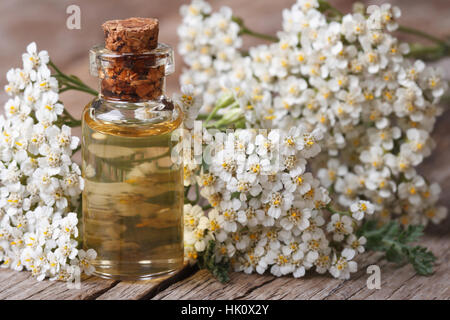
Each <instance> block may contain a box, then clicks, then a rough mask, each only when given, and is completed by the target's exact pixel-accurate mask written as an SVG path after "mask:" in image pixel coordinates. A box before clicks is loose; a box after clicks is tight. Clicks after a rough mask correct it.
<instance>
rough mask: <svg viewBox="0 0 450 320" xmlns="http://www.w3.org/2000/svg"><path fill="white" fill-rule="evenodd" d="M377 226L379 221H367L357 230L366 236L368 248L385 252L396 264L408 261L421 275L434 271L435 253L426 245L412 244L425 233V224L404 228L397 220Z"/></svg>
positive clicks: (359, 233)
mask: <svg viewBox="0 0 450 320" xmlns="http://www.w3.org/2000/svg"><path fill="white" fill-rule="evenodd" d="M377 226H378V222H377V221H375V220H371V221H367V222H366V223H365V224H364V225H362V226H361V228H360V229H359V230H358V232H357V234H358V235H359V236H364V237H366V239H367V243H366V249H367V250H372V251H381V252H385V258H386V260H388V261H390V262H394V263H396V264H403V263H404V262H405V261H407V262H409V263H410V264H411V265H412V266H413V267H414V269H415V271H416V272H417V274H419V275H425V276H426V275H430V274H432V273H433V265H434V262H435V261H436V257H435V256H434V254H433V253H432V252H431V251H430V250H428V249H427V248H425V247H422V246H412V245H411V243H412V242H417V241H418V240H419V239H420V237H421V236H422V235H423V229H424V227H423V226H421V225H411V226H408V228H406V229H404V228H403V227H402V226H401V225H400V224H399V223H398V222H397V221H391V222H388V223H386V224H384V225H383V226H381V227H377Z"/></svg>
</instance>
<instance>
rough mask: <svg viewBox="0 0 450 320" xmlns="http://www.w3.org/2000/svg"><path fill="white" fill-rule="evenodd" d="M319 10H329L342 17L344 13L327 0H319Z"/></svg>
mask: <svg viewBox="0 0 450 320" xmlns="http://www.w3.org/2000/svg"><path fill="white" fill-rule="evenodd" d="M319 11H320V12H325V11H329V12H331V13H333V14H334V15H335V16H337V17H342V16H343V15H344V14H343V13H342V12H341V11H340V10H339V9H338V8H336V7H333V6H332V5H331V3H329V2H328V1H325V0H319Z"/></svg>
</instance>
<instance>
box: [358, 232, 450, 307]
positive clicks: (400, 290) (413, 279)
mask: <svg viewBox="0 0 450 320" xmlns="http://www.w3.org/2000/svg"><path fill="white" fill-rule="evenodd" d="M448 240H449V239H448V237H446V236H438V237H433V236H428V237H426V238H425V239H424V242H423V245H425V246H427V247H428V248H430V249H431V250H432V251H433V252H434V253H435V255H436V256H437V257H438V262H437V264H436V266H435V273H434V274H433V275H431V276H429V277H424V276H419V275H417V274H416V273H415V271H414V270H413V268H412V267H411V266H410V265H406V266H404V267H401V268H399V267H396V266H395V265H394V264H391V263H386V262H383V266H381V265H380V267H381V268H382V269H381V289H380V290H368V289H366V290H361V291H360V292H358V293H356V294H355V295H353V296H351V297H350V299H411V298H413V297H414V296H416V299H417V298H418V297H421V298H422V299H449V298H450V295H449V287H450V281H449V278H448V271H449V267H450V266H449V255H450V242H449V241H448Z"/></svg>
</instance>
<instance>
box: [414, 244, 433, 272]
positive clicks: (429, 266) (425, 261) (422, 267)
mask: <svg viewBox="0 0 450 320" xmlns="http://www.w3.org/2000/svg"><path fill="white" fill-rule="evenodd" d="M408 257H409V262H410V263H411V264H412V265H413V267H414V269H415V270H416V272H417V273H418V274H420V275H422V276H429V275H431V274H433V264H434V263H435V261H436V256H435V255H434V254H433V253H432V252H431V251H430V250H428V249H427V248H424V247H421V246H416V247H414V248H412V249H411V250H410V251H409V252H408Z"/></svg>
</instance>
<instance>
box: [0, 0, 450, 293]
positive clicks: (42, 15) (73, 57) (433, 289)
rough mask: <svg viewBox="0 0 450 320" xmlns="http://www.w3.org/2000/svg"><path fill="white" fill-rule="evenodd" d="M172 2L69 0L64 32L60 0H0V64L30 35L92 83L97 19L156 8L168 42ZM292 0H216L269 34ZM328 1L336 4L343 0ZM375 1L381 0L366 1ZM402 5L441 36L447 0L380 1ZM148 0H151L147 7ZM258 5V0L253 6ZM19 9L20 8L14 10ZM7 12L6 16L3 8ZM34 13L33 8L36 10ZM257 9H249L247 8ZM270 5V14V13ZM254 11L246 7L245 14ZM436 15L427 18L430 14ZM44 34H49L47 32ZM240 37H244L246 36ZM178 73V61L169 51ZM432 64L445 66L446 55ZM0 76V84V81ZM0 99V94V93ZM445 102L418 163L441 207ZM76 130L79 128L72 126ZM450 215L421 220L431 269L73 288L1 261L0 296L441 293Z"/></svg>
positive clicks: (86, 283) (184, 273)
mask: <svg viewBox="0 0 450 320" xmlns="http://www.w3.org/2000/svg"><path fill="white" fill-rule="evenodd" d="M181 2H186V1H176V0H152V1H150V2H149V1H146V0H127V1H126V4H123V3H124V2H121V4H120V5H119V4H118V2H117V1H116V2H114V1H109V0H96V1H71V3H76V4H79V5H80V6H81V10H82V29H81V30H78V31H68V30H67V29H65V27H64V23H65V18H66V15H65V7H66V6H67V5H68V4H67V3H65V2H64V1H56V0H45V1H33V2H26V1H25V0H2V1H1V3H0V12H1V13H0V14H2V19H0V37H1V38H2V39H6V42H7V43H8V44H9V45H8V46H7V47H4V48H3V49H2V51H1V52H0V72H1V74H4V73H5V72H6V71H7V70H8V69H9V68H11V67H15V66H19V64H20V62H21V61H20V54H21V53H22V52H23V51H24V50H25V47H26V44H28V43H29V42H31V41H36V42H37V43H38V46H39V48H40V49H48V50H49V52H50V55H51V57H53V60H54V61H55V62H56V63H57V64H58V65H59V66H60V67H61V69H62V70H64V71H65V72H66V73H69V74H76V75H77V76H79V77H80V78H81V79H83V80H84V81H86V82H87V83H89V84H90V85H92V86H94V87H95V86H96V79H94V78H91V77H90V76H89V74H88V54H87V51H88V49H89V47H91V46H92V45H93V44H95V43H97V42H99V41H101V31H100V28H99V26H100V24H101V23H102V22H103V21H104V20H106V19H112V18H125V17H128V16H155V17H158V18H159V19H160V20H161V22H162V26H163V27H162V31H161V32H162V34H161V39H163V40H164V42H166V43H169V44H171V45H173V46H176V43H177V38H176V25H177V24H178V23H179V16H178V6H179V5H180V3H181ZM293 2H294V0H277V1H270V0H258V1H246V2H242V1H240V0H218V1H215V6H216V7H217V6H220V5H223V4H226V5H230V6H231V7H233V8H236V12H237V15H239V16H242V17H246V21H248V25H249V26H251V27H253V28H255V29H256V30H259V31H262V32H266V33H272V34H274V33H275V31H276V30H278V29H279V25H280V21H281V9H282V8H284V7H288V6H290V5H291V4H292V3H293ZM332 2H333V3H334V4H335V5H336V6H337V7H339V8H341V9H342V10H344V11H348V10H349V8H350V7H351V3H352V1H351V0H335V1H333V0H332ZM365 2H370V3H376V2H380V1H365ZM389 2H391V3H396V4H398V5H400V6H401V7H402V9H403V18H402V19H403V20H402V23H403V24H405V25H413V26H418V25H423V26H424V28H426V30H427V31H431V32H432V33H434V34H436V35H439V36H443V35H446V34H447V35H448V34H450V19H447V18H448V13H449V7H450V2H449V1H447V0H433V1H431V0H430V1H426V2H425V1H421V0H414V1H412V0H407V1H406V0H395V1H389ZM149 3H151V5H149ZM255 3H257V4H255ZM18 8H20V11H19V10H18ZM8 10H11V11H14V14H11V15H7V16H6V13H7V12H8ZM36 12H39V14H36ZM254 12H256V14H255V13H254ZM274 12H276V14H274ZM252 13H253V14H252ZM431 16H432V17H435V18H433V19H432V20H431V21H430V20H429V17H431ZM48 34H51V35H52V36H51V37H49V36H48ZM246 40H248V42H247V43H250V44H251V43H252V40H251V39H246ZM177 63H178V71H180V70H181V61H180V59H179V58H178V60H177ZM438 66H439V67H442V68H444V69H445V70H447V72H446V74H447V77H448V75H449V73H450V72H448V71H449V70H450V61H449V60H446V61H442V62H440V63H439V65H438ZM177 80H178V74H176V75H174V76H172V78H171V79H170V80H169V81H168V89H169V92H174V91H175V90H176V88H177ZM4 82H5V80H4V78H2V79H1V81H0V85H1V87H3V85H4ZM62 100H63V102H64V103H65V106H66V108H68V110H69V111H70V112H71V113H72V114H73V115H74V116H76V117H80V115H81V111H82V108H83V106H84V105H85V104H86V103H87V102H88V101H89V100H90V97H89V96H88V95H85V94H80V93H74V92H66V93H64V94H63V95H62ZM0 101H1V102H3V101H6V97H5V95H4V94H0ZM449 127H450V110H448V109H447V111H446V112H445V113H444V115H443V116H442V117H441V118H440V119H439V120H438V122H437V125H436V129H435V131H434V133H433V136H434V138H435V139H436V141H437V147H436V149H435V152H434V154H433V156H431V157H430V158H428V159H427V160H426V161H425V163H424V164H423V165H422V166H421V168H420V170H421V172H422V173H423V174H425V175H426V176H427V178H429V180H430V181H436V182H439V183H440V184H441V186H442V190H443V191H442V195H441V202H442V204H443V205H445V206H447V207H450V196H449V190H450V165H449V162H450V134H449V130H448V128H449ZM74 133H75V134H78V135H79V131H78V130H74ZM449 231H450V219H447V220H446V221H445V222H444V223H443V224H441V225H440V226H434V227H431V228H427V233H426V236H425V238H424V242H425V243H424V244H425V245H427V246H428V247H429V248H430V249H431V250H432V251H433V252H434V253H435V255H436V256H437V257H438V262H437V265H436V269H435V273H434V274H433V275H432V276H430V277H421V276H417V275H415V273H414V271H413V269H412V267H411V266H409V265H407V266H404V267H396V266H395V265H393V264H390V263H386V262H385V261H381V260H380V255H379V254H373V253H366V254H364V255H362V256H360V259H359V270H358V272H357V273H356V274H354V275H353V276H352V278H351V279H350V280H348V281H342V280H336V279H333V278H332V277H331V276H329V275H324V276H320V275H316V274H311V275H307V276H306V277H304V278H301V279H294V278H292V277H281V278H276V277H273V276H271V275H269V274H265V275H263V276H261V275H245V274H243V273H233V274H231V281H230V282H229V283H227V284H221V283H219V282H218V281H216V280H215V279H214V278H213V277H212V276H211V275H209V274H208V272H206V271H204V270H200V271H199V270H197V269H196V268H193V267H186V268H185V269H183V270H181V271H180V272H178V273H177V274H175V275H173V276H172V277H170V278H166V279H162V280H153V281H142V282H123V281H112V280H103V279H99V278H95V277H87V278H85V279H83V281H82V283H81V288H80V289H69V288H68V287H67V286H66V284H65V283H62V282H52V281H49V280H44V281H41V282H37V281H36V280H35V279H34V278H32V277H31V276H30V274H29V273H28V272H15V271H11V270H5V269H0V299H101V300H103V299H202V300H203V299H450V276H449V273H450V241H449V240H450V238H449V237H450V233H449ZM371 264H377V265H379V266H380V267H381V289H380V290H369V289H368V288H367V286H366V281H367V278H368V276H369V275H368V274H367V273H366V268H367V266H368V265H371Z"/></svg>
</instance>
